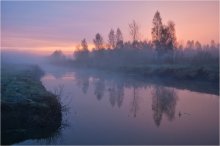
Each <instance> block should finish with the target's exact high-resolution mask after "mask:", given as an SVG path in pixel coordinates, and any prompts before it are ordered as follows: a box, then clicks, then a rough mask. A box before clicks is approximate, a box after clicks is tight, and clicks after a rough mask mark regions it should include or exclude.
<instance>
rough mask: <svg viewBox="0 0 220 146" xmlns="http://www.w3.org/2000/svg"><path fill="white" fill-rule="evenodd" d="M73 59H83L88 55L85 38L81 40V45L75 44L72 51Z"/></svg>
mask: <svg viewBox="0 0 220 146" xmlns="http://www.w3.org/2000/svg"><path fill="white" fill-rule="evenodd" d="M74 56H75V59H76V60H78V61H85V60H87V59H88V57H89V50H88V45H87V42H86V39H83V40H82V41H81V46H80V45H77V46H76V50H75V51H74Z"/></svg>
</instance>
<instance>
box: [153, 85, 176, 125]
mask: <svg viewBox="0 0 220 146" xmlns="http://www.w3.org/2000/svg"><path fill="white" fill-rule="evenodd" d="M152 97H153V99H152V110H153V111H154V115H153V118H154V121H155V124H156V125H157V126H160V123H161V120H162V115H163V113H164V114H166V116H167V117H168V119H169V120H170V121H171V120H173V119H174V116H175V107H176V102H177V94H176V92H175V90H174V89H170V88H165V87H160V86H158V87H155V88H154V90H153V92H152Z"/></svg>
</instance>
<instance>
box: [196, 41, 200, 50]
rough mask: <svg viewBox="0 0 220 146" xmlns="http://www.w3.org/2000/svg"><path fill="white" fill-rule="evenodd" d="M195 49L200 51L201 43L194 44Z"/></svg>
mask: <svg viewBox="0 0 220 146" xmlns="http://www.w3.org/2000/svg"><path fill="white" fill-rule="evenodd" d="M195 48H196V49H197V50H202V45H201V43H200V42H199V41H196V43H195Z"/></svg>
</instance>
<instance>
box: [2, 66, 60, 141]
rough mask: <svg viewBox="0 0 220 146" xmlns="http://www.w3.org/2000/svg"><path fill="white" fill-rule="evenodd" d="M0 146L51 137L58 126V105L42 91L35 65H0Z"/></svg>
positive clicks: (53, 98) (40, 73)
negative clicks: (0, 144)
mask: <svg viewBox="0 0 220 146" xmlns="http://www.w3.org/2000/svg"><path fill="white" fill-rule="evenodd" d="M1 70H2V72H1V127H2V129H1V132H2V133H1V143H2V144H14V143H17V142H20V141H23V140H26V139H41V138H47V137H51V136H52V135H53V134H55V133H56V132H57V131H58V129H59V127H60V126H61V121H62V114H61V104H60V102H59V100H58V99H57V97H56V95H54V94H52V93H50V92H48V91H46V89H45V88H44V86H43V85H42V83H41V81H40V77H41V76H42V75H43V72H42V71H41V70H40V68H39V67H38V66H32V65H12V64H2V68H1Z"/></svg>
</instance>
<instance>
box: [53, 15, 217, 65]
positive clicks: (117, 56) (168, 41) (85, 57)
mask: <svg viewBox="0 0 220 146" xmlns="http://www.w3.org/2000/svg"><path fill="white" fill-rule="evenodd" d="M128 27H129V34H130V36H131V39H132V40H131V41H128V42H124V39H123V33H122V31H121V30H120V28H117V29H116V31H115V30H114V29H111V30H110V32H109V34H108V43H107V44H105V43H104V39H103V36H102V35H101V34H100V33H97V34H96V35H95V38H94V39H93V43H94V46H95V47H94V48H93V49H92V50H89V48H88V44H87V41H86V39H85V38H84V39H83V40H82V41H81V44H80V45H79V46H77V48H76V50H75V51H74V61H75V63H81V64H84V65H96V66H99V65H114V66H117V65H120V66H123V65H137V64H138V65H142V64H143V65H144V64H145V65H146V64H152V63H154V64H155V63H157V64H158V63H159V64H164V63H165V64H166V63H169V64H170V63H172V64H174V63H181V64H183V63H195V64H204V63H206V64H207V63H208V64H216V63H218V58H219V55H218V48H219V44H216V43H215V42H214V41H211V44H210V45H204V46H202V45H201V43H200V42H198V41H195V42H194V41H193V40H189V41H187V43H186V45H185V46H183V44H181V43H178V42H177V38H176V30H175V23H174V22H173V21H168V23H167V24H163V22H162V18H161V15H160V12H159V11H157V12H156V13H155V15H154V17H153V21H152V29H151V36H152V40H151V41H146V40H145V41H140V29H139V25H138V24H137V23H136V21H135V20H133V21H132V22H131V23H130V24H129V25H128ZM53 56H56V58H63V55H62V52H61V51H55V52H54V54H53ZM61 56H62V57H61Z"/></svg>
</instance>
